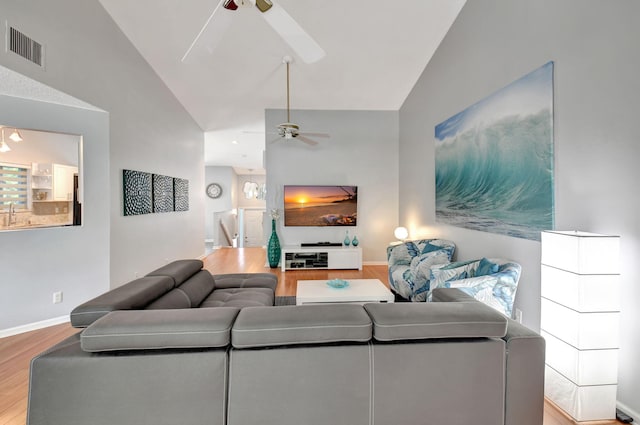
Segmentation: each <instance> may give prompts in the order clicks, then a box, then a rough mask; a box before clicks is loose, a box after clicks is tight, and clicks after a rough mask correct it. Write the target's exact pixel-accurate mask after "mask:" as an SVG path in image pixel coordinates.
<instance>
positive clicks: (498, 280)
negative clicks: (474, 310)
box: [427, 258, 521, 317]
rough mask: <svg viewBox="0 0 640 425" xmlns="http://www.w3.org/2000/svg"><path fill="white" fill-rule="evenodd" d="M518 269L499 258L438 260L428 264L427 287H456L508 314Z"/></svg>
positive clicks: (510, 312)
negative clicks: (430, 264)
mask: <svg viewBox="0 0 640 425" xmlns="http://www.w3.org/2000/svg"><path fill="white" fill-rule="evenodd" d="M520 273H521V267H520V265H519V264H517V263H514V262H512V261H509V260H505V259H502V258H489V259H487V258H482V259H480V260H471V261H461V262H456V263H449V264H438V265H433V266H432V267H431V268H430V275H429V282H430V285H429V288H430V291H433V290H434V289H436V288H458V289H460V290H462V291H464V292H466V293H467V294H469V295H471V296H472V297H473V298H475V299H477V300H478V301H481V302H483V303H485V304H487V305H489V306H491V307H493V308H495V309H496V310H498V311H499V312H501V313H502V314H504V315H505V316H507V317H511V314H512V312H513V302H514V299H515V296H516V290H517V289H518V281H519V279H520ZM427 299H428V300H430V299H431V292H429V296H428V297H427Z"/></svg>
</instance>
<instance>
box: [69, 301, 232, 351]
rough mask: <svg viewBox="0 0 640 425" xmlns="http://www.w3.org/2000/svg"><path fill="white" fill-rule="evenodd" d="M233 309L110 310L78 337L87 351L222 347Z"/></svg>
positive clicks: (226, 339) (225, 342)
mask: <svg viewBox="0 0 640 425" xmlns="http://www.w3.org/2000/svg"><path fill="white" fill-rule="evenodd" d="M238 312H239V309H237V308H216V309H186V310H182V309H180V310H133V311H114V312H112V313H110V314H107V315H106V316H104V317H102V318H100V319H99V320H96V321H95V322H94V323H93V324H92V325H91V326H89V327H88V328H87V329H85V330H84V331H83V332H82V335H81V336H80V341H81V345H82V349H83V350H84V351H89V352H97V351H117V350H148V349H161V348H182V349H184V348H203V347H211V348H213V347H225V346H227V345H228V344H229V342H230V332H231V326H232V324H233V321H234V320H235V318H236V316H237V315H238Z"/></svg>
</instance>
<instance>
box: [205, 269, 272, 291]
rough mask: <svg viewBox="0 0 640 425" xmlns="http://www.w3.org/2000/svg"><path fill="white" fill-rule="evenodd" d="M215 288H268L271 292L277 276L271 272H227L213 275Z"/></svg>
mask: <svg viewBox="0 0 640 425" xmlns="http://www.w3.org/2000/svg"><path fill="white" fill-rule="evenodd" d="M213 279H214V281H215V286H216V289H229V288H269V289H271V290H272V291H273V292H275V290H276V286H277V285H278V277H277V276H276V275H274V274H271V273H227V274H217V275H214V276H213Z"/></svg>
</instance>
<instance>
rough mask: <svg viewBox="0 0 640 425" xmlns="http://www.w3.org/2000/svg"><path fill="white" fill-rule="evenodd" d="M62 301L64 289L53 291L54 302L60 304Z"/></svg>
mask: <svg viewBox="0 0 640 425" xmlns="http://www.w3.org/2000/svg"><path fill="white" fill-rule="evenodd" d="M61 302H62V291H58V292H54V293H53V303H54V304H60V303H61Z"/></svg>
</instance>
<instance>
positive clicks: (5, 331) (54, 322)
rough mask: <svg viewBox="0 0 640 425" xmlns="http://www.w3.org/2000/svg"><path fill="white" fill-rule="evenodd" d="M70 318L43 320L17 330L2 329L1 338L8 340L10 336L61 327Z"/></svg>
mask: <svg viewBox="0 0 640 425" xmlns="http://www.w3.org/2000/svg"><path fill="white" fill-rule="evenodd" d="M68 322H69V316H68V315H67V316H60V317H54V318H53V319H47V320H42V321H40V322H34V323H28V324H26V325H22V326H16V327H15V328H9V329H0V338H6V337H8V336H13V335H18V334H22V333H25V332H31V331H35V330H38V329H42V328H48V327H49V326H54V325H59V324H61V323H68Z"/></svg>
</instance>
